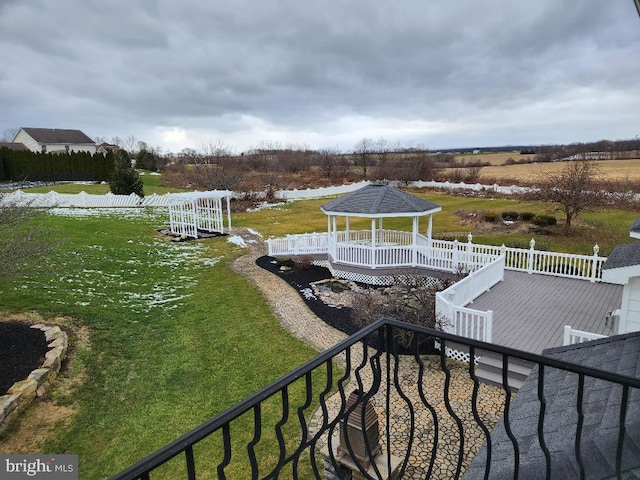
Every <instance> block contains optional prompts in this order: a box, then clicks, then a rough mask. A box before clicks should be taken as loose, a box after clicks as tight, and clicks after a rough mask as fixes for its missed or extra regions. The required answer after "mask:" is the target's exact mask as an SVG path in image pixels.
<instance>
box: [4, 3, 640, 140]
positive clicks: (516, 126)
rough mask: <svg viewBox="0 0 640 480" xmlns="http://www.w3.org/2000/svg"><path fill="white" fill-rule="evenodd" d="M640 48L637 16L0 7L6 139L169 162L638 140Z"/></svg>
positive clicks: (590, 11)
mask: <svg viewBox="0 0 640 480" xmlns="http://www.w3.org/2000/svg"><path fill="white" fill-rule="evenodd" d="M638 45H640V19H639V18H638V17H637V14H636V11H635V8H634V5H633V2H632V1H631V0H611V1H610V2H602V1H600V0H585V1H583V2H570V1H568V0H539V1H537V2H510V1H507V0H484V1H480V2H478V1H470V0H459V1H458V2H445V1H444V0H439V1H432V2H421V1H417V0H406V1H403V2H396V3H391V2H381V1H369V0H349V1H347V0H331V1H326V2H299V1H292V0H281V1H278V2H258V1H255V0H253V1H249V0H244V1H243V0H241V1H237V0H236V1H233V2H230V1H217V2H197V1H194V0H185V1H183V2H173V1H168V0H154V1H150V0H147V1H137V2H129V1H127V2H125V1H122V0H113V1H109V2H104V1H96V0H89V1H87V0H83V1H80V0H60V1H57V2H46V1H44V0H32V1H30V2H15V1H6V0H4V1H2V0H0V49H1V51H3V52H5V58H4V62H3V64H4V67H3V68H2V69H0V112H1V115H0V131H2V130H4V129H6V128H10V127H18V126H37V127H58V128H80V129H82V130H84V131H86V132H87V133H89V134H93V135H101V136H112V135H120V136H124V135H128V134H134V135H136V136H137V137H139V138H144V139H145V140H147V141H149V142H150V143H156V144H164V146H165V148H167V149H176V148H179V147H180V146H181V145H180V144H179V143H180V141H181V142H182V143H183V144H184V145H182V146H187V145H186V144H187V143H189V142H191V143H193V142H201V143H202V142H204V141H207V140H208V139H212V138H215V137H217V136H222V135H225V136H228V137H229V138H228V141H229V142H230V143H233V142H234V141H238V142H240V143H243V144H245V145H239V147H240V148H244V147H246V146H247V145H246V144H247V143H253V144H256V143H258V142H259V141H261V140H271V138H266V137H270V136H273V137H276V139H278V140H282V139H285V140H287V141H291V142H296V141H305V142H307V141H309V140H311V141H313V142H314V143H318V144H313V145H311V146H322V145H320V144H327V145H333V144H335V143H337V142H339V143H340V144H341V145H342V146H343V147H345V148H350V147H351V146H353V144H355V142H356V141H357V140H358V139H359V138H361V137H362V136H363V135H368V136H374V137H375V136H379V135H383V136H385V137H386V138H387V139H389V140H390V141H395V140H396V139H398V140H402V141H412V142H415V143H422V144H428V145H430V146H433V147H436V148H437V147H452V146H461V145H467V144H478V145H492V144H509V143H511V144H514V143H554V142H572V141H588V140H597V139H600V138H628V137H631V136H635V135H637V134H638V127H637V117H636V116H635V115H636V113H635V112H637V111H638V108H639V107H640V62H638V58H640V52H639V50H638ZM604 118H606V121H603V119H604ZM634 118H636V123H635V125H634V124H633V123H634V122H633V121H630V120H632V119H634ZM176 131H179V132H181V133H180V135H178V136H177V137H181V138H182V140H179V141H178V140H175V138H174V140H171V139H170V138H169V137H171V135H168V134H167V133H166V132H174V133H175V132H176ZM258 135H264V136H263V137H258ZM173 137H176V135H173ZM190 146H195V145H193V144H192V145H190Z"/></svg>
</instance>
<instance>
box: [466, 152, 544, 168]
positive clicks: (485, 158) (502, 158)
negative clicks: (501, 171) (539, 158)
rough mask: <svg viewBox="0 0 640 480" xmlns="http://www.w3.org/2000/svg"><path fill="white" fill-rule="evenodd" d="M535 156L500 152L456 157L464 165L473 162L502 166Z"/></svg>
mask: <svg viewBox="0 0 640 480" xmlns="http://www.w3.org/2000/svg"><path fill="white" fill-rule="evenodd" d="M533 157H535V155H521V154H520V153H518V152H504V153H503V152H499V153H477V154H473V153H470V154H468V155H456V160H458V161H460V162H464V163H471V162H482V163H486V162H489V163H490V164H491V165H502V164H503V163H504V162H506V161H507V160H509V159H510V158H513V159H514V160H515V161H516V162H518V161H520V160H527V159H533Z"/></svg>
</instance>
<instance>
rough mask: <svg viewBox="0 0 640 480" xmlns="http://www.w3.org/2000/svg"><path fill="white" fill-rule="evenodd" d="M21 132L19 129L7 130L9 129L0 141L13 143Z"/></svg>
mask: <svg viewBox="0 0 640 480" xmlns="http://www.w3.org/2000/svg"><path fill="white" fill-rule="evenodd" d="M19 131H20V129H19V128H7V129H5V131H4V133H3V134H2V140H0V141H2V142H12V141H13V139H14V138H15V136H16V135H17V134H18V132H19Z"/></svg>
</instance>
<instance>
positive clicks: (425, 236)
mask: <svg viewBox="0 0 640 480" xmlns="http://www.w3.org/2000/svg"><path fill="white" fill-rule="evenodd" d="M320 209H321V210H322V212H323V213H325V214H326V215H327V233H309V234H302V235H287V236H286V237H284V238H276V239H270V240H269V241H268V244H269V255H270V256H273V257H292V258H296V257H298V258H300V257H303V256H306V257H310V258H312V259H313V261H314V263H316V264H319V265H323V266H326V267H327V268H329V269H330V270H331V272H332V274H333V275H334V276H336V277H340V278H346V279H350V280H356V281H361V282H365V283H370V284H388V283H390V282H391V281H392V280H393V277H394V276H397V275H423V276H442V275H443V274H445V275H446V274H447V273H455V272H456V271H457V268H458V266H459V262H467V261H469V259H467V258H466V257H465V253H466V248H467V247H464V246H462V245H458V244H457V242H445V241H433V240H432V238H431V235H432V229H433V214H434V213H437V212H439V211H440V210H441V207H440V206H439V205H436V204H435V203H433V202H430V201H428V200H425V199H423V198H420V197H417V196H415V195H411V194H408V193H406V192H403V191H402V190H400V189H398V188H394V187H391V186H389V185H383V184H369V185H366V186H365V187H362V188H360V189H358V190H356V191H354V192H351V193H349V194H347V195H344V196H342V197H340V198H337V199H335V200H332V201H330V202H328V203H325V204H324V205H322V206H321V207H320ZM422 217H427V223H426V226H423V231H422V232H421V231H420V229H421V224H420V219H421V218H422ZM397 218H410V219H411V230H410V231H402V230H391V229H386V228H385V225H384V221H385V219H387V220H391V219H397ZM363 219H364V220H365V224H366V225H368V226H369V228H367V229H366V230H363V229H362V224H363V222H362V220H363ZM367 219H368V220H370V223H369V222H366V220H367ZM395 223H396V224H397V222H395ZM354 224H356V226H357V228H356V229H354V228H353V227H354ZM474 258H475V257H474ZM474 268H475V266H472V267H470V269H474Z"/></svg>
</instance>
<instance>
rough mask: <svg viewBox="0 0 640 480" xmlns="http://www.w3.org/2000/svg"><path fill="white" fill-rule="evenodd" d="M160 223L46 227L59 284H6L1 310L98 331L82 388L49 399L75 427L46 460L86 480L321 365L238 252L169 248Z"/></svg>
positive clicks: (112, 220)
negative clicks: (70, 459)
mask: <svg viewBox="0 0 640 480" xmlns="http://www.w3.org/2000/svg"><path fill="white" fill-rule="evenodd" d="M165 216H166V214H165V215H163V214H160V213H154V212H149V211H142V212H141V213H140V215H136V216H133V217H130V218H122V217H121V216H117V215H116V216H113V217H105V216H99V217H98V216H87V217H64V216H54V215H51V216H49V218H48V219H47V223H49V224H50V226H51V227H53V228H54V229H55V231H56V232H57V233H58V234H59V235H60V236H63V237H64V238H65V245H64V247H63V250H62V251H61V252H60V253H59V256H58V258H57V263H58V264H59V266H60V268H59V272H58V273H57V274H56V275H50V276H43V277H41V278H30V279H22V280H13V281H11V280H9V279H4V280H3V281H1V282H0V301H1V307H2V309H4V310H8V311H12V312H20V311H29V310H32V309H37V310H38V312H40V313H41V314H42V315H44V316H46V317H54V316H57V315H66V316H70V317H72V318H74V319H75V322H76V323H77V325H78V326H82V325H86V326H88V327H89V329H90V331H91V348H90V350H89V349H87V350H85V351H82V352H80V353H81V355H79V357H80V358H79V359H78V362H80V363H81V364H82V366H84V367H85V368H86V369H87V371H86V376H85V381H84V383H83V384H82V387H81V388H80V389H79V390H78V391H77V392H70V393H61V392H57V391H54V393H53V399H54V401H55V402H57V403H59V404H65V405H66V404H75V405H76V408H77V413H76V416H75V418H74V420H73V422H72V424H71V426H70V427H69V428H65V429H59V430H58V431H56V433H55V434H54V435H53V436H51V438H49V439H48V441H47V443H46V445H45V448H44V450H45V451H47V452H54V453H63V452H68V453H75V454H78V455H80V468H81V469H80V477H81V478H96V479H97V478H104V477H105V476H109V475H111V474H114V473H116V472H118V471H119V470H121V469H123V468H125V467H126V466H128V465H130V464H131V463H133V462H135V461H137V460H139V459H140V458H142V457H143V456H145V455H146V454H149V453H151V452H152V451H154V450H155V449H157V448H159V447H161V446H163V445H165V444H166V443H168V442H170V441H171V440H174V439H175V438H177V437H178V436H180V435H182V434H183V433H185V432H187V431H188V430H189V429H191V428H193V427H196V426H198V425H200V424H201V423H203V422H204V421H206V420H208V419H209V418H211V417H213V416H214V415H216V414H217V413H220V412H221V411H223V410H224V409H226V408H228V407H230V406H232V405H233V404H235V403H237V402H238V401H240V400H242V399H243V398H245V397H247V396H248V395H250V394H252V393H254V392H255V391H257V390H259V389H260V388H261V387H264V386H266V385H267V384H269V383H270V382H271V381H273V380H275V379H277V378H278V377H280V376H282V375H284V374H285V373H287V372H288V371H290V370H292V369H293V368H295V367H297V366H299V365H300V364H302V363H303V362H304V361H306V360H308V359H309V358H312V357H313V356H314V355H315V354H316V352H315V351H314V350H313V349H312V348H310V347H308V346H307V345H306V344H304V343H303V342H301V341H299V340H297V339H295V338H294V337H292V336H291V335H290V334H289V333H288V332H286V331H285V330H284V329H283V328H282V327H281V326H280V324H279V323H278V321H277V320H276V318H275V317H274V316H273V314H272V313H271V312H270V310H269V308H268V305H267V303H266V300H265V299H264V297H263V296H262V295H261V294H259V293H258V292H257V291H256V290H255V289H254V288H252V287H251V286H250V285H249V284H248V283H247V282H246V280H244V279H243V278H242V277H240V276H238V275H236V274H235V273H233V272H232V270H231V269H230V267H229V264H230V262H231V261H232V260H233V259H234V258H235V257H236V256H237V255H239V254H241V253H242V249H240V248H239V247H237V246H234V245H233V244H231V243H229V242H227V241H226V239H225V238H217V239H212V240H208V241H204V242H190V243H181V244H176V243H170V242H167V241H166V240H165V239H161V238H159V237H157V235H156V233H155V228H156V227H158V226H161V225H163V224H165V223H166V221H167V219H166V218H164V217H165ZM202 258H208V259H215V261H217V263H215V264H214V265H211V264H212V263H214V261H211V262H210V263H209V265H207V264H205V263H203V262H202V261H201V259H202ZM74 368H76V369H77V368H79V366H78V365H75V367H74ZM300 394H301V389H299V388H298V389H294V390H293V392H292V396H293V400H292V403H294V404H295V403H296V400H295V398H296V397H299V396H300ZM247 431H249V430H248V428H247ZM246 435H248V434H245V436H246ZM238 436H240V437H242V436H243V435H240V434H238ZM266 438H268V435H267V437H266ZM0 441H1V440H0ZM0 450H2V447H1V443H0ZM175 468H178V466H176V467H175ZM172 472H173V471H172V470H170V471H168V472H166V473H165V475H166V478H171V477H172V476H174V475H173V474H174V473H175V472H173V473H172ZM238 478H242V475H240V476H239V477H238Z"/></svg>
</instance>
